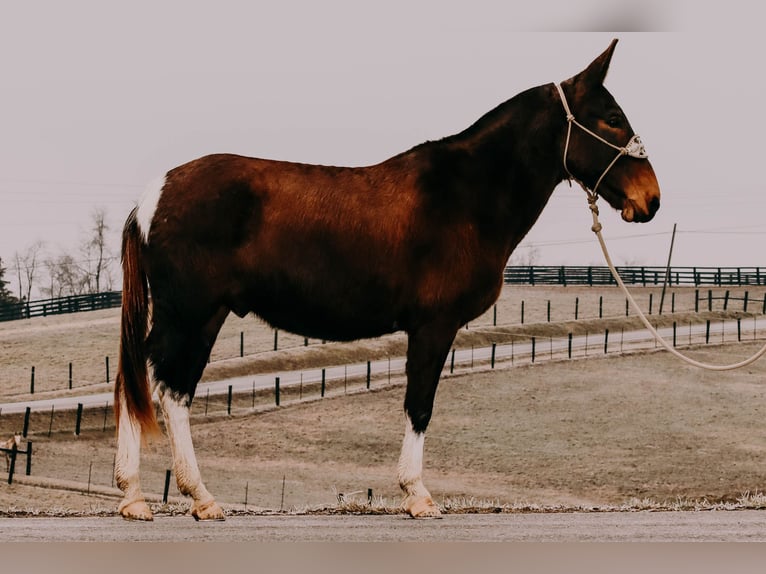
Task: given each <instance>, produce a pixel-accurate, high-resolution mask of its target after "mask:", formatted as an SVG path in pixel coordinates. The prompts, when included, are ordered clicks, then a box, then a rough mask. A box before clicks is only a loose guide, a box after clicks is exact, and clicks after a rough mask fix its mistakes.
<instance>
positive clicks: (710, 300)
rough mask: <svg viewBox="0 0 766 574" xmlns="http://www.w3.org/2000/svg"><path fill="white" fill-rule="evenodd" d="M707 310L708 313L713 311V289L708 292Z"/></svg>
mask: <svg viewBox="0 0 766 574" xmlns="http://www.w3.org/2000/svg"><path fill="white" fill-rule="evenodd" d="M707 310H708V311H712V310H713V290H712V289H708V290H707Z"/></svg>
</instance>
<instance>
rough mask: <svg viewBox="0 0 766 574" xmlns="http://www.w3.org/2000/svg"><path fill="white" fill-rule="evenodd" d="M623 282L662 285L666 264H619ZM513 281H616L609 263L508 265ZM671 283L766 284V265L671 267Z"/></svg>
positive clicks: (508, 276)
mask: <svg viewBox="0 0 766 574" xmlns="http://www.w3.org/2000/svg"><path fill="white" fill-rule="evenodd" d="M617 272H618V273H619V274H620V277H621V278H622V280H623V282H625V283H626V284H630V285H643V286H650V285H662V284H663V283H664V282H665V276H666V273H667V270H666V269H665V267H644V266H641V267H638V266H630V267H617ZM504 279H505V283H507V284H509V285H515V284H519V285H616V284H617V282H616V281H615V280H614V277H612V274H611V273H610V271H609V268H608V267H606V266H568V265H562V266H557V267H546V266H536V265H535V266H508V267H506V268H505V272H504ZM668 283H669V284H670V285H694V286H699V285H716V286H727V285H730V286H742V285H766V268H761V267H671V268H670V273H669V275H668Z"/></svg>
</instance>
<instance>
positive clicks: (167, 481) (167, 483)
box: [162, 469, 170, 504]
mask: <svg viewBox="0 0 766 574" xmlns="http://www.w3.org/2000/svg"><path fill="white" fill-rule="evenodd" d="M168 490H170V469H167V470H166V471H165V489H164V490H163V491H162V504H167V503H168Z"/></svg>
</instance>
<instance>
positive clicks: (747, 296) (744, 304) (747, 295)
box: [742, 291, 750, 313]
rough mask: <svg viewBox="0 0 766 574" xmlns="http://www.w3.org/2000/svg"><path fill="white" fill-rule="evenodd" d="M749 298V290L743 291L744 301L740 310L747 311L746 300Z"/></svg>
mask: <svg viewBox="0 0 766 574" xmlns="http://www.w3.org/2000/svg"><path fill="white" fill-rule="evenodd" d="M749 298H750V292H749V291H745V301H744V303H743V304H742V310H743V311H744V312H745V313H747V300H748V299H749Z"/></svg>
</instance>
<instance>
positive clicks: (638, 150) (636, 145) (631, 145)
mask: <svg viewBox="0 0 766 574" xmlns="http://www.w3.org/2000/svg"><path fill="white" fill-rule="evenodd" d="M554 85H555V86H556V91H557V92H558V94H559V98H560V99H561V104H562V105H563V106H564V113H565V114H566V118H567V136H566V142H565V143H564V169H565V170H566V172H567V174H569V181H570V183H571V181H572V180H575V181H576V182H577V183H578V184H579V185H580V187H582V188H583V190H584V191H585V193H586V195H587V196H588V206H589V207H590V211H591V214H592V215H593V226H592V227H591V231H593V233H595V234H596V237H597V238H598V242H599V244H600V245H601V251H603V253H604V259H605V260H606V264H607V265H608V266H609V271H610V272H611V273H612V277H614V280H615V281H617V285H619V286H620V287H621V288H622V290H623V292H624V293H625V296H626V297H627V298H628V301H630V304H631V305H632V307H633V309H635V311H636V313H638V317H639V318H640V319H641V322H642V323H643V324H644V326H645V327H646V328H647V329H648V330H649V332H650V333H651V334H652V336H653V337H654V338H655V339H656V340H657V341H658V342H659V343H660V344H661V345H662V346H663V347H664V348H665V349H666V350H667V351H668V352H669V353H670V354H672V355H675V356H676V357H678V358H679V359H681V360H682V361H685V362H686V363H688V364H690V365H692V366H694V367H699V368H701V369H707V370H709V371H732V370H734V369H739V368H741V367H745V366H747V365H749V364H751V363H754V362H755V361H757V360H758V359H760V358H761V357H762V356H763V355H764V353H766V344H764V346H763V347H761V349H760V350H759V351H758V352H757V353H756V354H755V355H753V356H752V357H750V358H749V359H745V360H744V361H740V362H739V363H732V364H730V365H711V364H709V363H701V362H700V361H695V360H694V359H692V358H690V357H687V356H686V355H683V354H681V353H679V352H678V351H677V350H676V349H675V348H673V346H672V345H670V343H668V342H667V341H666V340H665V339H663V338H662V335H660V334H659V333H658V332H657V329H655V328H654V326H653V325H652V324H651V323H650V322H649V319H647V318H646V315H644V312H643V311H642V310H641V307H639V306H638V303H636V300H635V299H633V296H632V295H631V294H630V292H629V291H628V288H627V287H626V286H625V283H623V281H622V278H621V277H620V274H619V273H617V269H615V267H614V264H613V263H612V258H611V257H610V256H609V251H608V250H607V248H606V242H605V241H604V237H603V236H602V235H601V222H600V221H599V220H598V206H597V205H596V200H598V194H597V193H596V190H597V189H598V185H599V184H600V183H601V180H602V179H604V176H606V174H607V172H608V171H609V170H610V169H611V168H612V166H613V165H614V164H615V163H617V160H618V159H620V158H621V157H622V156H623V155H629V156H631V157H635V158H638V159H646V158H647V157H648V155H647V153H646V148H645V147H644V145H643V143H642V142H641V138H640V137H639V136H638V135H635V134H634V135H633V137H632V138H631V139H630V141H629V142H628V144H627V145H626V146H625V147H620V146H616V145H614V144H613V143H611V142H609V141H607V140H605V139H604V138H602V137H601V136H600V135H598V134H597V133H595V132H593V131H591V130H589V129H588V128H586V127H585V126H584V125H582V124H581V123H580V122H578V121H577V120H576V119H575V117H574V114H573V113H572V110H571V109H570V108H569V103H568V102H567V98H566V96H565V95H564V90H563V89H562V87H561V85H560V84H558V83H554ZM572 125H575V126H577V127H578V128H580V129H581V130H583V131H584V132H585V133H587V134H588V135H590V136H592V137H594V138H596V139H597V140H598V141H600V142H602V143H604V144H606V145H608V146H609V147H611V148H613V149H615V150H617V155H616V156H615V158H614V159H613V160H612V162H611V163H610V164H609V165H608V166H607V168H606V169H605V170H604V171H603V172H602V173H601V177H599V178H598V181H597V182H596V185H595V186H593V189H592V190H590V189H588V186H587V185H585V184H584V183H583V182H582V181H580V180H579V179H577V178H576V177H574V176H573V175H572V172H570V171H569V166H568V165H567V155H568V152H569V140H570V136H571V135H572Z"/></svg>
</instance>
